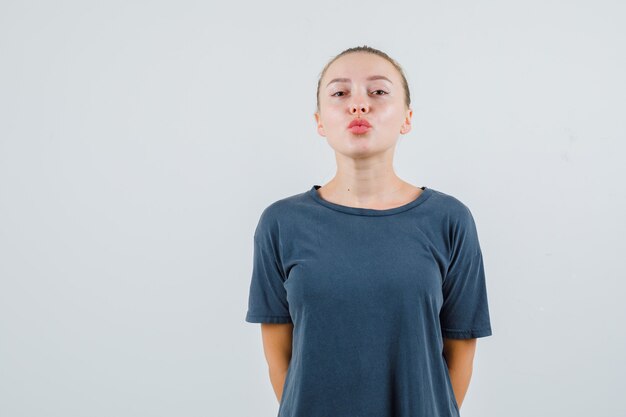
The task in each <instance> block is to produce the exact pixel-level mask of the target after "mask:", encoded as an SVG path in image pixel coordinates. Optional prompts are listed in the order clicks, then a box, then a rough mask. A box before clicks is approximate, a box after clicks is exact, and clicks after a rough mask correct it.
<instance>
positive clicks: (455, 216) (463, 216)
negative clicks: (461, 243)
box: [430, 188, 474, 226]
mask: <svg viewBox="0 0 626 417" xmlns="http://www.w3.org/2000/svg"><path fill="white" fill-rule="evenodd" d="M431 191H432V196H431V198H430V199H431V200H432V201H431V204H432V205H433V206H434V208H435V210H436V211H437V212H438V213H440V214H441V215H442V216H443V217H444V218H445V219H446V220H447V221H448V224H451V225H461V226H467V225H471V224H473V223H474V218H473V215H472V211H471V210H470V208H469V206H468V205H467V204H466V203H465V202H464V201H462V200H461V199H460V198H458V197H456V196H453V195H451V194H449V193H445V192H443V191H440V190H436V189H432V188H431Z"/></svg>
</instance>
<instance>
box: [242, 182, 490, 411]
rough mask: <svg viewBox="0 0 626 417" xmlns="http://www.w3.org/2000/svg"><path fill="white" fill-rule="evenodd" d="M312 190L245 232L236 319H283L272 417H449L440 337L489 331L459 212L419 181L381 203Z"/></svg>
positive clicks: (478, 257)
mask: <svg viewBox="0 0 626 417" xmlns="http://www.w3.org/2000/svg"><path fill="white" fill-rule="evenodd" d="M318 188H320V186H319V185H313V187H311V189H309V190H308V191H306V192H304V193H300V194H296V195H292V196H290V197H287V198H283V199H281V200H278V201H275V202H274V203H272V204H270V205H269V206H268V207H267V208H265V210H264V211H263V212H262V214H261V216H260V219H259V222H258V225H257V227H256V230H255V233H254V256H253V271H252V278H251V283H250V293H249V300H248V311H247V314H246V317H245V320H246V321H247V322H250V323H293V325H294V328H293V344H292V357H291V361H290V363H289V368H288V370H287V376H286V380H285V385H284V389H283V394H282V399H281V402H280V407H279V410H278V417H458V416H459V409H458V404H457V402H456V399H455V396H454V391H453V389H452V385H451V383H450V376H449V373H448V368H447V364H446V360H445V357H444V356H443V337H447V338H453V339H468V338H478V337H485V336H490V335H491V334H492V332H491V323H490V318H489V308H488V305H487V289H486V285H485V273H484V267H483V259H482V252H481V249H480V245H479V242H478V233H477V230H476V225H475V222H474V219H473V217H472V214H471V212H470V210H469V208H468V207H467V206H466V205H465V204H463V203H462V202H461V201H459V200H458V199H456V198H455V197H452V196H450V195H448V194H445V193H443V192H441V191H437V190H434V189H432V188H428V187H422V189H423V191H422V193H421V194H420V195H419V196H418V197H417V198H416V199H415V200H413V201H411V202H409V203H407V204H405V205H403V206H400V207H395V208H391V209H386V210H376V209H366V208H356V207H348V206H343V205H339V204H335V203H332V202H330V201H326V200H324V199H322V198H321V196H320V195H319V193H318V192H317V189H318Z"/></svg>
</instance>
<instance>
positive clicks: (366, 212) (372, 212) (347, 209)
mask: <svg viewBox="0 0 626 417" xmlns="http://www.w3.org/2000/svg"><path fill="white" fill-rule="evenodd" d="M321 187H322V186H321V185H318V184H314V185H313V186H312V187H311V189H310V190H309V192H308V194H309V196H310V197H311V198H312V199H313V200H315V201H316V202H318V203H319V204H321V205H323V206H326V207H328V208H331V209H333V210H336V211H341V212H343V213H348V214H355V215H360V216H388V215H391V214H397V213H401V212H403V211H406V210H409V209H412V208H413V207H417V206H419V205H420V204H422V203H423V202H424V201H426V200H428V198H429V197H430V196H431V194H432V189H431V188H428V187H426V186H422V187H420V188H421V189H422V190H423V191H422V192H421V193H420V195H419V196H417V198H416V199H414V200H413V201H410V202H408V203H406V204H403V205H401V206H398V207H392V208H389V209H383V210H378V209H371V208H361V207H351V206H344V205H341V204H336V203H332V202H330V201H327V200H324V199H323V198H322V197H321V196H320V195H319V193H318V192H317V190H318V188H321Z"/></svg>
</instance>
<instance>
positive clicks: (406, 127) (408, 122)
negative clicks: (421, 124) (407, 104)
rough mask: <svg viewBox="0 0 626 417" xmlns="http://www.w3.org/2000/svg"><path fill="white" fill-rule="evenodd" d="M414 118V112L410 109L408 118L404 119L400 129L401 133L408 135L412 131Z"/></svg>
mask: <svg viewBox="0 0 626 417" xmlns="http://www.w3.org/2000/svg"><path fill="white" fill-rule="evenodd" d="M412 116H413V110H411V109H408V110H407V111H406V118H405V119H404V123H402V126H401V127H400V133H401V134H403V135H406V134H407V133H409V132H410V131H411V117H412Z"/></svg>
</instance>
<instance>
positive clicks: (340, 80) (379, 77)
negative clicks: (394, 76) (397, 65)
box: [326, 75, 393, 87]
mask: <svg viewBox="0 0 626 417" xmlns="http://www.w3.org/2000/svg"><path fill="white" fill-rule="evenodd" d="M366 80H367V81H372V80H385V81H389V82H390V83H391V84H393V83H392V82H391V80H390V79H389V78H387V77H385V76H384V75H372V76H370V77H367V78H366ZM349 82H351V80H350V78H334V79H332V80H330V82H329V83H328V84H326V87H328V86H329V85H331V84H332V83H349Z"/></svg>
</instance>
